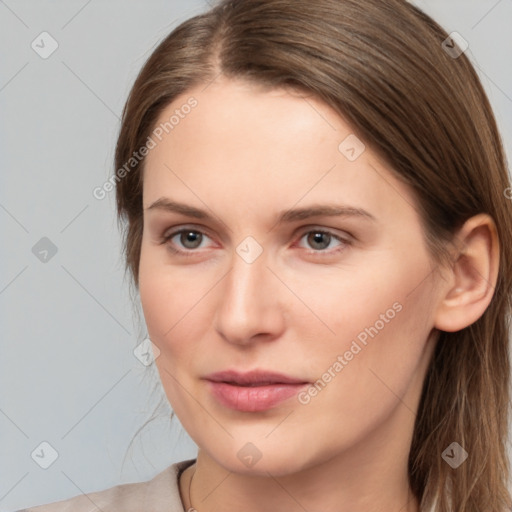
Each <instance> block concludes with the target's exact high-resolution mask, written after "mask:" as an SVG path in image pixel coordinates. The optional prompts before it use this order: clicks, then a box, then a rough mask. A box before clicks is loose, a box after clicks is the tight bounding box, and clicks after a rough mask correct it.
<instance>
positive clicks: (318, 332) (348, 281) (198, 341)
mask: <svg viewBox="0 0 512 512" xmlns="http://www.w3.org/2000/svg"><path fill="white" fill-rule="evenodd" d="M186 105H188V107H187V106H186ZM191 105H192V106H191ZM171 116H174V117H173V118H172V121H170V122H169V119H170V118H171ZM165 122H167V123H168V124H167V126H166V129H164V130H162V129H160V130H159V131H155V132H153V133H154V134H157V136H155V135H153V137H152V138H153V141H154V144H152V145H153V146H154V147H153V149H151V150H150V152H149V154H148V156H147V159H146V168H145V175H144V186H143V189H144V194H143V207H144V234H143V239H142V250H141V259H140V281H139V284H140V296H141V301H142V306H143V310H144V315H145V319H146V323H147V327H148V333H149V337H150V338H151V340H152V341H153V343H154V344H155V345H156V346H157V347H158V348H159V350H160V354H159V356H158V357H157V359H156V363H157V366H158V370H159V373H160V376H161V379H162V383H163V387H164V389H165V392H166V394H167V397H168V399H169V401H170V403H171V405H172V408H173V409H174V411H175V412H176V414H177V416H178V418H179V419H180V421H181V423H182V424H183V426H184V428H185V429H186V430H187V431H188V433H189V434H190V435H191V437H192V438H193V439H194V441H195V442H196V443H197V444H198V446H199V447H200V449H201V450H202V451H204V452H205V453H206V454H207V455H208V456H209V457H211V458H212V459H214V460H215V461H216V462H217V463H218V464H220V465H222V466H223V467H225V468H226V469H228V470H231V471H238V472H244V471H245V472H253V473H256V474H266V472H267V471H269V472H270V473H271V474H273V475H283V474H286V473H293V472H295V471H299V470H301V469H305V468H308V467H312V466H313V465H315V464H318V463H321V462H325V461H328V460H330V459H332V458H333V457H335V456H337V455H344V456H345V457H348V458H350V457H353V458H354V460H357V461H358V462H359V463H361V462H364V461H365V460H368V461H369V460H371V457H372V454H373V453H375V449H376V448H377V447H378V449H379V450H381V451H382V447H383V443H387V445H386V446H387V448H386V450H389V454H390V457H397V450H399V454H398V459H400V457H401V458H402V459H403V460H405V459H406V457H407V453H408V449H409V444H410V435H411V434H412V429H413V425H414V420H415V412H416V409H417V405H418V400H419V396H420V391H421V386H422V383H423V380H424V376H425V372H426V368H427V365H428V362H429V359H430V356H431V354H432V349H433V344H434V343H435V339H434V336H433V335H432V333H433V331H432V329H433V326H434V314H435V306H436V301H438V297H436V295H438V291H437V290H438V287H437V285H436V283H437V274H436V272H435V271H434V269H435V265H434V264H433V263H432V261H431V258H430V257H429V254H428V253H427V249H426V246H425V243H424V238H423V235H422V228H421V226H420V220H419V217H418V214H417V212H416V210H415V206H414V205H415V202H414V199H413V197H412V195H411V193H410V191H409V190H408V188H407V187H406V186H405V185H403V184H402V183H401V182H399V181H397V180H396V179H395V178H394V177H393V176H392V174H391V173H390V172H389V170H387V169H386V166H385V165H384V164H383V163H382V162H381V161H380V160H379V159H378V158H377V157H376V155H375V154H374V153H373V152H372V151H371V150H370V148H369V147H366V148H364V146H363V145H362V143H361V142H360V141H359V140H358V139H357V138H356V137H355V135H354V134H353V132H352V130H351V128H350V126H349V125H347V124H346V123H345V122H344V121H343V120H342V119H341V118H340V117H339V116H338V115H337V114H336V113H335V112H334V111H333V110H332V109H330V108H329V107H328V106H327V105H325V104H324V103H322V102H320V101H318V100H315V99H314V98H313V97H311V96H309V97H302V96H301V95H299V94H297V93H291V92H287V91H285V90H274V91H272V92H269V91H263V90H261V89H258V88H256V87H255V86H254V85H250V84H247V83H243V82H235V81H228V80H222V81H216V82H214V83H213V84H211V85H210V86H208V87H207V88H206V89H205V88H204V87H198V88H195V89H192V90H190V91H188V92H187V93H186V94H183V95H182V96H180V97H179V98H177V99H176V100H175V101H174V102H173V103H172V104H171V105H169V106H168V107H167V108H166V109H165V111H164V112H163V114H162V115H161V117H160V119H159V121H158V123H157V124H158V125H159V124H160V123H165ZM166 131H167V132H168V133H166ZM162 134H163V135H162ZM160 139H161V140H160ZM155 144H156V146H155ZM174 203H179V204H180V207H179V208H175V207H173V204H174ZM174 206H175V205H174ZM165 239H167V241H164V240H165ZM175 251H177V252H175ZM228 370H232V371H234V372H238V373H240V374H244V373H247V372H253V371H256V370H257V371H262V372H273V373H278V374H281V375H284V376H287V377H288V378H290V379H294V380H295V381H296V382H298V383H297V384H289V383H288V384H284V383H283V381H284V379H283V378H280V377H275V378H274V379H270V378H269V377H268V376H264V375H263V376H257V375H256V377H255V378H256V380H257V381H258V382H256V383H255V384H260V385H259V386H258V385H256V386H254V387H248V386H247V385H246V384H247V383H245V385H238V386H237V385H234V384H233V382H234V381H235V380H236V379H237V376H235V377H233V376H228V377H226V376H220V377H219V379H220V380H226V381H230V382H232V383H231V384H227V383H224V384H221V383H217V384H213V383H212V382H211V381H209V380H208V379H207V378H208V377H211V376H212V374H214V373H216V372H221V371H228ZM238 378H242V377H240V376H238ZM264 381H269V382H270V381H273V384H272V385H266V386H265V385H264V384H265V382H264ZM279 382H281V385H279ZM239 384H243V383H239ZM267 384H268V382H267ZM404 440H405V441H404ZM404 446H405V447H404ZM366 455H367V457H368V459H365V457H366ZM400 460H401V459H400ZM392 462H393V461H389V463H392Z"/></svg>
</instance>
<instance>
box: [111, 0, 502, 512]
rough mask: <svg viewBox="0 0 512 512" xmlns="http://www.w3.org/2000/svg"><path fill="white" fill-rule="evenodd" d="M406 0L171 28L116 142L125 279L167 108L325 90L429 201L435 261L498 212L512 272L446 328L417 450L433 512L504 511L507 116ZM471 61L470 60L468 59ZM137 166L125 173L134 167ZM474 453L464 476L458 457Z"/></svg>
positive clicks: (345, 3) (261, 9)
mask: <svg viewBox="0 0 512 512" xmlns="http://www.w3.org/2000/svg"><path fill="white" fill-rule="evenodd" d="M458 49H459V46H458V45H457V44H456V41H455V40H453V39H450V37H449V35H448V34H447V33H446V32H445V31H444V30H443V29H442V28H441V27H440V26H439V25H438V24H437V23H436V22H435V21H434V20H432V19H431V18H430V17H429V16H427V15H426V14H424V13H423V12H422V11H421V10H419V9H418V8H416V7H414V6H412V5H411V4H409V3H407V2H405V1H404V0H316V1H314V2H311V1H310V0H235V1H228V0H224V1H221V2H219V3H217V4H216V5H215V6H214V7H213V8H211V9H210V10H209V11H208V12H206V13H204V14H202V15H199V16H195V17H193V18H191V19H189V20H187V21H185V22H183V23H182V24H181V25H179V26H178V27H177V28H176V29H174V30H173V31H172V33H171V34H169V35H168V36H167V37H166V38H165V39H164V40H163V41H162V42H161V43H160V44H159V45H158V47H157V48H156V49H155V50H154V52H153V53H152V54H151V56H150V57H149V59H148V60H147V62H146V63H145V65H144V66H143V68H142V70H141V71H140V73H139V75H138V77H137V79H136V81H135V83H134V85H133V88H132V90H131V92H130V94H129V97H128V100H127V103H126V105H125V108H124V111H123V117H122V124H121V128H120V133H119V138H118V141H117V146H116V154H115V166H116V169H117V170H116V175H115V180H116V194H117V209H118V220H119V223H120V225H122V227H123V229H124V255H125V259H126V269H127V271H129V272H130V274H131V276H132V278H133V282H134V283H135V286H136V287H138V268H139V259H140V249H141V239H142V229H143V210H142V183H143V180H142V176H143V169H144V162H145V160H144V158H141V159H140V160H137V161H136V162H133V161H131V164H130V166H129V167H127V166H126V163H127V162H129V161H130V159H131V158H132V155H133V152H134V151H138V150H139V149H140V148H141V147H144V146H146V145H147V141H148V137H149V136H150V135H151V134H152V130H154V128H155V123H156V120H157V118H158V117H159V115H160V114H161V112H162V110H163V109H164V108H165V107H166V106H168V105H169V103H171V102H172V101H173V100H174V99H175V98H176V97H177V96H179V95H181V94H183V93H186V92H187V90H189V89H190V88H192V87H194V86H197V85H199V84H204V85H205V86H206V85H207V84H208V83H210V82H211V81H213V80H214V79H215V78H216V77H217V76H219V75H222V76H224V77H227V78H233V79H244V80H248V81H250V82H252V83H255V84H259V85H262V86H264V87H268V88H269V89H271V88H282V87H292V88H295V89H299V90H303V91H305V92H307V93H308V94H311V93H313V94H314V95H315V96H316V97H317V98H319V99H321V100H323V101H324V102H325V103H326V104H327V105H329V106H330V107H332V108H333V109H334V110H335V111H336V112H337V113H339V115H340V116H342V117H343V118H344V119H345V120H346V121H347V122H348V123H349V124H350V126H351V128H352V129H353V130H354V133H356V134H357V136H358V137H359V138H360V139H361V140H362V141H364V143H365V144H366V145H368V146H369V147H371V148H372V149H373V150H374V151H375V152H376V153H377V154H378V155H379V156H380V157H381V158H382V159H383V160H384V161H385V162H387V164H388V165H389V166H390V167H391V169H392V170H393V172H394V174H395V175H396V176H397V178H398V179H400V180H402V181H403V182H404V183H406V184H407V185H408V186H409V187H410V190H411V191H412V192H413V193H414V195H415V197H416V198H417V208H418V211H419V213H420V216H421V221H422V225H423V229H424V233H425V237H426V240H427V243H428V247H429V250H430V251H431V254H432V257H433V259H434V260H438V261H441V260H442V258H443V255H446V251H444V248H445V247H446V244H447V243H448V242H449V241H450V240H452V239H453V235H454V233H455V231H456V229H457V228H458V227H460V226H461V225H462V223H463V222H464V221H465V220H467V219H468V218H470V217H471V216H473V215H476V214H478V213H487V214H489V215H490V216H491V217H492V218H493V219H494V221H495V222H496V225H497V230H498V236H499V239H500V267H499V275H498V279H497V283H496V286H495V290H494V295H493V298H492V300H491V303H490V305H489V307H488V308H487V310H486V311H485V312H484V314H483V315H482V316H481V317H480V318H479V319H478V320H477V321H476V322H474V323H473V324H472V325H470V326H469V327H467V328H465V329H462V330H460V331H458V332H440V335H439V339H438V341H437V345H436V349H435V353H434V355H433V357H432V360H431V362H430V366H429V369H428V372H427V375H426V378H425V382H424V387H423V391H422V396H421V400H420V404H419V409H418V413H417V417H416V421H415V426H414V432H413V440H412V444H411V449H410V454H409V464H408V472H409V482H410V486H411V488H412V490H413V492H414V494H415V496H416V497H417V498H418V500H419V502H420V505H421V510H423V511H428V510H430V509H431V507H434V506H435V509H436V511H439V512H448V511H450V512H504V511H505V510H507V511H508V510H510V509H511V507H512V503H511V497H510V494H509V492H508V489H507V484H508V479H509V461H508V458H507V451H506V447H507V426H508V421H509V420H508V417H509V394H510V389H509V384H510V383H509V380H510V361H509V352H508V333H509V330H508V327H509V320H510V319H509V312H510V304H511V300H510V299H511V282H512V281H511V280H512V259H511V256H510V252H509V249H510V248H511V247H512V220H511V219H512V213H511V201H510V200H509V199H507V197H506V191H507V190H511V189H509V187H510V182H509V177H508V173H507V164H506V161H505V155H504V150H503V146H502V142H501V139H500V135H499V133H498V129H497V126H496V121H495V118H494V116H493V112H492V109H491V106H490V104H489V101H488V99H487V96H486V94H485V92H484V89H483V87H482V85H481V83H480V81H479V78H478V76H477V74H476V72H475V70H474V68H473V66H472V64H471V63H470V60H469V59H468V57H467V56H466V53H464V52H462V48H460V51H458ZM461 52H462V53H461ZM121 169H124V172H122V171H121ZM453 442H457V443H459V444H460V445H461V446H462V447H463V448H464V449H465V450H466V451H467V452H468V458H467V459H466V461H465V462H464V463H463V464H462V465H460V466H459V467H458V468H456V469H454V468H452V467H451V466H450V465H449V464H447V463H446V462H445V460H444V459H443V457H442V454H443V452H444V451H445V450H446V449H447V447H449V446H450V445H451V444H452V443H453Z"/></svg>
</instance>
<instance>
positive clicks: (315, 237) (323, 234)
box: [300, 229, 351, 254]
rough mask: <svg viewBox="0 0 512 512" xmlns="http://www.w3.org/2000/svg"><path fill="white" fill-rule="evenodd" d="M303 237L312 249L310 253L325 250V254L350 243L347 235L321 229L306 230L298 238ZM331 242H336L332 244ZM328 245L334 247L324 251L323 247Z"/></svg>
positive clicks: (325, 247)
mask: <svg viewBox="0 0 512 512" xmlns="http://www.w3.org/2000/svg"><path fill="white" fill-rule="evenodd" d="M304 238H306V242H307V244H309V246H310V247H312V248H313V251H310V252H311V253H319V252H325V253H327V254H332V253H336V252H339V251H341V250H343V249H345V248H346V247H347V246H348V245H350V243H351V241H350V240H349V238H348V237H346V238H345V237H342V236H339V235H336V234H335V233H333V232H331V231H327V230H323V229H312V230H309V231H306V232H305V233H304V234H303V235H302V236H301V238H300V239H301V240H302V239H304ZM331 242H338V244H337V245H334V246H332V245H331ZM329 246H330V247H331V249H332V248H333V247H335V249H334V250H331V251H326V250H325V249H327V248H329Z"/></svg>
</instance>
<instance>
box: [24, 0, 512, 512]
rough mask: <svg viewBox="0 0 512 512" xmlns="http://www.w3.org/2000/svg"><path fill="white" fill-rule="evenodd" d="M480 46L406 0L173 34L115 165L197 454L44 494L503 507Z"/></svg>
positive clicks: (133, 262)
mask: <svg viewBox="0 0 512 512" xmlns="http://www.w3.org/2000/svg"><path fill="white" fill-rule="evenodd" d="M463 49H464V48H463V47H462V46H461V44H460V40H457V38H456V37H455V36H449V35H448V34H447V33H445V32H444V31H443V30H442V29H441V28H440V27H439V26H438V25H437V24H436V23H435V22H434V21H433V20H432V19H430V18H429V17H428V16H426V15H425V14H423V13H422V12H421V11H419V10H418V9H417V8H415V7H413V6H411V5H409V4H408V3H406V2H404V1H401V0H384V1H383V0H364V1H361V0H357V1H356V0H319V1H317V2H308V1H306V0H239V1H231V2H230V1H227V0H225V1H223V2H221V3H219V4H218V5H217V6H215V7H214V8H212V9H211V10H210V11H209V12H207V13H206V14H204V15H201V16H197V17H195V18H192V19H190V20H188V21H186V22H185V23H183V24H182V25H180V26H179V27H178V28H176V29H175V30H174V31H173V32H172V33H171V34H170V35H169V36H168V37H167V38H166V39H165V40H164V41H163V42H162V43H161V44H160V45H159V47H158V48H157V49H156V50H155V51H154V52H153V54H152V55H151V57H150V58H149V60H148V61H147V63H146V64H145V66H144V68H143V69H142V71H141V72H140V74H139V76H138V78H137V80H136V82H135V84H134V86H133V89H132V91H131V93H130V96H129V98H128V101H127V104H126V106H125V109H124V113H123V120H122V126H121V130H120V135H119V139H118V144H117V149H116V169H117V171H116V174H115V176H114V178H113V181H114V182H115V183H116V186H117V206H118V213H119V216H120V218H121V219H123V220H126V232H125V235H126V236H125V251H126V262H127V268H128V269H129V270H130V271H131V274H132V276H133V280H134V283H135V284H136V286H137V288H138V290H139V292H140V299H141V303H142V307H143V310H144V316H145V319H146V324H147V327H148V333H149V337H150V338H151V340H152V342H153V344H154V351H155V358H156V364H157V367H158V370H159V374H160V378H161V381H162V385H163V388H164V390H165V393H166V395H167V398H168V399H169V402H170V404H171V406H172V408H173V411H174V412H175V413H176V415H177V416H178V418H179V419H180V421H181V423H182V424H183V426H184V428H185V429H186V430H187V432H188V433H189V434H190V436H191V437H192V439H193V440H194V441H195V442H196V443H197V445H198V447H199V450H198V455H197V459H194V460H188V461H183V462H180V463H178V464H173V465H172V466H170V467H169V468H167V469H166V470H165V471H164V472H162V473H160V474H159V475H157V476H156V477H155V478H154V479H152V480H151V481H149V482H144V483H138V484H127V485H122V486H117V487H115V488H111V489H108V490H105V491H100V492H98V493H95V494H91V495H89V496H79V497H76V498H72V499H71V500H66V501H63V502H59V503H55V504H52V505H47V506H41V507H35V508H33V509H30V510H33V511H36V512H51V511H62V512H64V511H67V510H70V511H71V510H73V511H82V510H83V511H86V510H87V511H91V510H103V511H108V510H123V511H125V510H126V511H127V510H152V511H164V510H165V511H170V510H177V511H183V510H197V511H199V512H210V511H214V510H216V511H221V510H222V511H228V510H240V509H243V510H246V511H263V510H264V511H267V510H287V511H296V510H297V511H299V510H308V511H313V510H322V511H336V512H345V511H349V510H351V511H352V510H361V511H373V510H386V511H392V510H393V511H394V510H396V511H397V512H398V511H402V512H411V511H414V512H418V511H436V512H437V511H439V512H445V511H449V510H450V511H456V512H462V511H464V512H482V511H484V510H485V511H486V512H504V511H505V510H510V507H511V506H512V502H511V498H510V495H509V493H508V491H507V487H506V484H507V481H508V475H509V472H508V471H509V466H508V460H507V457H506V450H505V443H506V439H507V425H508V403H509V394H508V385H509V374H510V364H509V356H508V338H507V334H508V315H509V311H510V309H509V308H510V294H511V278H512V268H511V258H510V256H509V254H508V252H507V251H506V248H507V247H510V246H511V244H512V227H511V226H512V223H511V219H512V217H511V204H510V201H509V200H508V199H507V197H506V196H507V190H510V189H509V187H510V183H509V179H508V176H507V169H506V164H505V159H504V154H503V149H502V145H501V141H500V136H499V134H498V131H497V127H496V123H495V120H494V117H493V114H492V111H491V108H490V105H489V102H488V100H487V97H486V95H485V93H484V91H483V89H482V86H481V84H480V82H479V80H478V77H477V75H476V73H475V71H474V69H473V67H472V66H471V64H470V62H469V61H468V59H467V57H466V56H465V54H464V52H463Z"/></svg>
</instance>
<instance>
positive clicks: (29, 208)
mask: <svg viewBox="0 0 512 512" xmlns="http://www.w3.org/2000/svg"><path fill="white" fill-rule="evenodd" d="M414 3H416V4H417V5H419V6H420V7H422V8H423V9H424V10H425V11H426V12H427V13H428V14H430V15H432V16H433V17H434V19H436V20H437V21H438V22H440V23H441V24H442V25H443V26H444V27H445V29H446V30H447V31H448V32H452V31H457V32H459V33H460V34H461V35H462V36H463V37H464V39H466V40H467V41H468V43H469V49H468V50H467V52H468V54H469V56H470V58H471V59H472V61H473V63H475V64H476V65H477V70H478V72H479V74H480V76H481V78H482V80H483V84H484V87H485V88H486V90H487V92H488V94H489V97H490V100H491V103H492V105H493V107H494V110H495V113H496V117H497V121H498V124H499V127H500V129H501V132H502V136H503V139H504V141H505V144H506V151H507V154H508V156H509V160H510V156H511V155H512V147H511V144H510V141H511V134H512V72H511V67H510V56H511V55H512V37H511V35H510V34H511V32H510V23H511V21H512V1H511V0H500V1H496V0H489V1H483V0H481V1H467V0H457V1H455V0H453V1H452V0H450V1H449V2H446V1H442V0H437V1H433V0H423V1H416V2H414ZM207 7H208V5H207V3H206V1H202V0H194V1H192V0H189V1H185V0H182V1H178V0H168V1H157V0H152V1H148V2H141V1H139V2H136V1H133V0H132V1H129V2H127V1H121V0H115V1H114V0H110V1H99V0H89V1H87V0H82V1H76V0H71V1H70V0H68V1H62V0H61V1H48V0H44V1H41V0H30V1H21V0H18V1H16V0H0V55H1V60H0V64H1V65H0V123H1V124H0V133H1V139H0V165H1V174H0V176H1V182H0V184H1V186H0V226H1V229H2V231H1V232H2V242H1V243H0V258H1V262H2V265H1V267H0V268H1V270H0V311H1V324H0V325H1V344H0V347H1V353H0V389H1V392H0V512H9V511H13V510H17V509H21V508H23V507H28V506H31V505H37V504H42V503H48V502H53V501H57V500H61V499H65V498H69V497H71V496H75V495H77V494H80V493H87V492H92V491H97V490H101V489H105V488H108V487H112V486H113V485H116V484H119V483H125V482H134V481H142V480H147V479H149V478H151V477H153V476H154V475H155V474H157V473H158V472H160V471H162V470H163V469H164V468H165V467H167V466H168V465H169V464H171V463H172V462H175V461H177V460H183V459H185V458H191V457H194V456H195V454H196V448H195V445H194V443H193V442H192V441H191V440H190V439H189V438H188V436H187V435H186V433H185V432H184V431H183V430H182V429H181V427H180V425H179V422H178V421H177V420H175V421H174V422H173V426H172V427H171V425H170V422H169V412H170V409H169V406H168V404H167V402H166V400H164V402H163V407H162V408H161V409H160V414H159V416H158V418H157V420H156V421H153V422H151V423H150V424H149V425H148V426H147V427H146V428H145V429H144V430H143V431H142V434H141V436H139V438H138V439H137V440H136V442H135V444H134V446H133V451H132V456H131V457H130V456H129V457H128V458H127V459H126V462H125V464H124V466H123V457H124V455H125V450H126V449H127V447H128V443H129V442H130V440H131V439H132V437H133V436H134V435H135V433H136V431H137V430H138V429H139V427H141V426H142V425H143V423H144V422H145V421H146V419H148V418H149V416H150V415H151V413H152V411H153V409H154V408H155V406H156V405H157V403H158V400H159V399H161V398H165V395H163V394H162V391H161V389H160V387H159V380H158V376H157V373H156V369H155V367H154V365H152V366H149V367H146V366H144V365H143V364H142V363H141V361H139V360H138V359H137V358H136V357H135V355H134V353H133V350H134V349H135V347H136V346H137V345H138V344H139V343H140V342H141V341H142V340H143V339H144V338H145V335H146V331H145V327H144V323H143V320H142V317H141V320H140V322H138V320H137V314H136V313H137V311H136V310H134V308H133V307H132V304H131V302H130V296H129V289H128V286H127V281H126V280H124V277H123V261H122V258H121V251H120V236H119V234H118V232H117V225H116V221H115V212H114V192H112V193H110V194H109V195H108V197H107V198H105V199H104V200H101V201H100V200H97V199H95V198H94V197H93V195H92V190H93V189H94V188H95V187H97V186H101V185H102V184H103V183H104V182H105V180H106V179H107V178H108V176H109V175H110V174H111V173H112V172H113V156H114V145H115V141H116V136H117V131H118V128H119V117H120V114H121V111H122V108H123V105H124V102H125V100H126V97H127V94H128V91H129V89H130V87H131V85H132V83H133V80H134V79H135V76H136V74H137V72H138V71H139V69H140V68H141V66H142V64H143V63H144V61H145V60H146V59H147V57H148V56H149V54H150V53H151V51H152V50H153V49H154V48H155V46H156V44H157V43H158V42H159V41H160V40H161V39H163V37H165V36H166V35H167V34H168V33H169V32H170V31H171V30H172V29H173V28H174V27H175V26H176V25H177V24H179V23H181V22H182V21H183V20H185V19H187V18H189V17H190V16H192V15H194V14H197V13H199V12H201V11H202V10H204V9H205V8H207ZM390 29H392V28H391V27H390ZM43 31H46V32H48V33H49V34H50V35H51V36H52V37H53V38H54V39H55V40H56V41H57V43H58V45H59V46H58V48H57V50H56V51H55V52H54V53H53V54H52V55H50V56H49V57H48V58H46V59H43V58H41V57H40V55H39V54H38V53H36V51H34V50H33V49H32V47H31V44H32V41H34V40H36V43H37V41H40V38H38V36H39V35H40V34H41V33H42V32H43ZM45 41H46V42H45V49H46V51H47V50H48V49H49V48H50V43H51V41H50V40H48V39H47V40H45ZM39 44H40V46H42V44H41V43H39ZM39 51H43V48H39ZM43 237H47V238H48V239H50V240H51V242H52V244H54V246H55V247H56V249H57V252H56V254H55V255H53V256H52V253H51V250H50V252H49V253H48V254H47V255H46V254H45V253H44V250H45V247H40V246H36V249H35V250H34V251H35V252H36V254H34V252H33V251H32V248H33V247H34V246H35V245H36V243H38V242H39V241H40V239H41V238H43ZM40 243H42V244H44V243H45V242H40ZM44 257H46V259H47V261H46V262H44V261H41V260H40V259H39V258H44ZM139 314H140V311H139ZM148 368H149V369H148ZM155 383H156V384H157V388H156V389H157V391H153V390H152V389H153V386H154V384H155ZM42 442H47V443H49V444H50V445H51V446H52V447H53V448H54V449H55V450H56V452H57V453H58V458H57V460H56V461H55V462H54V463H53V464H52V465H51V466H50V467H49V468H48V469H46V470H45V469H42V468H41V467H40V466H39V465H38V464H37V463H36V462H35V460H34V459H36V460H37V457H36V455H34V459H33V458H32V456H31V454H32V453H33V452H34V450H36V449H39V452H38V451H37V450H36V453H40V448H38V447H40V444H41V443H42ZM45 453H49V450H45Z"/></svg>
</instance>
